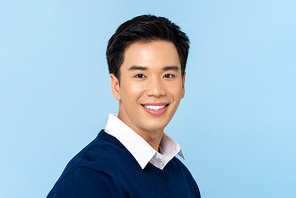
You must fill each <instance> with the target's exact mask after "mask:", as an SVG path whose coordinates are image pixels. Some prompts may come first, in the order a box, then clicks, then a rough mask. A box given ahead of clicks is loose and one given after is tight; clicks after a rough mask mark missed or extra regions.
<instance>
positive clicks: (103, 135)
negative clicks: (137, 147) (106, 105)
mask: <svg viewBox="0 0 296 198" xmlns="http://www.w3.org/2000/svg"><path fill="white" fill-rule="evenodd" d="M98 138H99V139H101V140H105V141H108V142H112V143H114V144H116V145H117V146H119V147H120V148H122V149H124V150H126V151H127V152H128V150H127V149H126V148H125V147H124V145H123V144H122V143H121V142H120V141H119V140H118V139H117V138H115V137H113V136H112V135H110V134H108V133H106V132H105V131H104V129H102V130H101V131H100V132H99V134H98ZM128 153H129V152H128ZM129 154H130V153H129ZM130 155H131V154H130ZM133 158H134V157H133ZM169 164H170V163H169ZM169 164H167V166H169ZM138 165H139V164H138ZM139 166H140V165H139ZM142 170H143V171H145V170H149V171H151V172H153V173H154V174H156V175H157V176H159V177H161V178H163V179H164V180H166V181H167V182H168V176H169V171H168V167H165V168H164V169H163V170H161V169H159V168H157V167H155V166H154V165H153V164H151V163H150V162H149V163H148V164H147V165H146V166H145V168H144V169H142Z"/></svg>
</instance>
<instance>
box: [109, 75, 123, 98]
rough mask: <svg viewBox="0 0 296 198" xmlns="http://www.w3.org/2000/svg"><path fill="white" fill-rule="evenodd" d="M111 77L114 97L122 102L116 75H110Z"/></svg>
mask: <svg viewBox="0 0 296 198" xmlns="http://www.w3.org/2000/svg"><path fill="white" fill-rule="evenodd" d="M110 77H111V88H112V92H113V96H114V98H115V99H116V100H120V99H121V97H120V89H119V81H118V79H117V78H116V76H115V75H114V74H110Z"/></svg>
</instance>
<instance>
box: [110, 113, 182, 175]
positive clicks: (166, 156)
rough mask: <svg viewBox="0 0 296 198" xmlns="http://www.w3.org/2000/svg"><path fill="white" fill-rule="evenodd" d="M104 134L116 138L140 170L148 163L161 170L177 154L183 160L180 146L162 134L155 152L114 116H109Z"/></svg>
mask: <svg viewBox="0 0 296 198" xmlns="http://www.w3.org/2000/svg"><path fill="white" fill-rule="evenodd" d="M105 132H106V133H108V134H110V135H112V136H114V137H115V138H117V139H118V140H119V141H120V142H121V143H122V144H123V145H124V147H125V148H126V149H127V150H128V151H129V152H130V153H131V154H132V155H133V157H134V158H135V159H136V161H137V162H138V163H139V165H140V166H141V168H142V169H144V168H145V166H146V165H147V164H148V163H149V162H150V163H152V164H153V165H154V166H156V167H157V168H160V169H163V168H164V167H165V165H166V164H167V163H168V162H169V161H170V160H171V159H172V158H173V157H174V156H175V155H176V154H179V155H180V156H181V157H182V158H183V159H185V157H184V154H183V151H182V149H181V147H180V145H179V144H178V143H177V142H176V141H174V140H173V139H172V138H171V137H169V136H168V135H167V134H166V133H163V136H162V139H161V142H160V145H159V151H160V153H158V152H157V151H155V150H154V149H153V148H152V147H151V146H150V145H149V144H148V143H147V142H146V141H145V140H144V139H143V138H142V137H141V136H140V135H138V134H137V133H136V132H134V131H133V130H132V129H131V128H129V127H128V126H127V125H126V124H125V123H123V122H122V121H121V120H120V119H119V118H118V117H117V115H116V114H110V115H109V119H108V122H107V125H106V128H105Z"/></svg>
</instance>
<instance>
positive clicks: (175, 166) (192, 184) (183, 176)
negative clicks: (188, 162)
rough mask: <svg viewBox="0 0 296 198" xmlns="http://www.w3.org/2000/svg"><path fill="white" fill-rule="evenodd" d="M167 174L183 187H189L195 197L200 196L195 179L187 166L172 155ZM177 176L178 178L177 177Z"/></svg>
mask: <svg viewBox="0 0 296 198" xmlns="http://www.w3.org/2000/svg"><path fill="white" fill-rule="evenodd" d="M167 168H168V169H169V170H168V171H169V174H170V177H171V178H172V180H175V181H177V183H178V185H181V186H182V185H184V189H185V186H186V189H191V191H192V192H194V193H195V195H196V197H200V191H199V188H198V186H197V183H196V181H195V179H194V178H193V176H192V174H191V173H190V171H189V170H188V168H187V167H186V166H185V165H184V164H183V163H182V162H181V161H180V160H179V159H178V158H177V157H174V158H173V159H172V160H171V161H170V162H169V164H168V166H167ZM177 178H178V179H177Z"/></svg>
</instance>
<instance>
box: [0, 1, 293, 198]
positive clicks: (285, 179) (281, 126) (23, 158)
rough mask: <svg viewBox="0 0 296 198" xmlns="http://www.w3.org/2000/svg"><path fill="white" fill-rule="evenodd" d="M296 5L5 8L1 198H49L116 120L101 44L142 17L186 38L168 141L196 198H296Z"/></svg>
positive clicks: (0, 71) (35, 4) (26, 4)
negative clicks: (166, 23) (169, 25)
mask: <svg viewBox="0 0 296 198" xmlns="http://www.w3.org/2000/svg"><path fill="white" fill-rule="evenodd" d="M295 10H296V1H294V0H261V1H258V0H249V1H239V0H237V1H235V0H222V1H218V0H208V1H205V0H203V1H201V0H199V1H193V0H192V1H190V0H185V1H184V0H182V1H181V0H178V1H177V0H175V1H164V0H159V1H156V0H152V1H151V0H150V1H132V0H129V1H127V0H125V1H119V0H116V1H115V0H108V1H98V0H97V1H94V0H93V1H82V0H81V1H78V0H71V1H69V0H67V1H66V0H64V1H61V0H51V1H37V0H35V1H34V0H28V1H22V0H18V1H16V0H15V1H13V0H12V1H4V0H2V1H1V2H0V88H1V90H0V155H1V156H0V186H1V187H0V197H3V198H4V197H5V198H6V197H9V198H23V197H25V198H39V197H45V196H46V195H47V193H48V192H49V190H50V189H51V188H52V186H53V184H54V183H55V181H56V180H57V179H58V177H59V176H60V174H61V172H62V170H63V169H64V167H65V165H66V163H67V162H68V161H69V160H70V159H71V158H72V157H73V156H74V155H75V154H76V153H77V152H78V151H80V150H81V149H82V148H83V147H84V146H85V145H86V144H88V143H89V142H90V141H91V140H92V139H93V138H95V136H96V135H97V133H98V131H99V130H100V129H101V128H104V127H105V124H106V121H107V117H108V114H109V113H110V112H114V113H116V112H117V110H118V102H117V101H116V100H115V99H114V98H113V95H112V92H111V88H110V79H109V74H108V70H107V64H106V59H105V49H106V45H107V41H108V39H109V38H110V36H111V35H112V34H113V33H114V31H115V30H116V28H117V27H118V26H119V25H120V24H121V23H122V22H124V21H126V20H128V19H131V18H133V17H134V16H136V15H140V14H148V13H151V14H155V15H161V16H165V17H168V18H169V19H171V20H172V21H173V22H175V23H177V24H178V25H180V26H181V28H182V30H183V31H185V32H186V33H187V34H188V36H189V37H190V39H191V49H190V55H189V60H188V65H187V79H186V95H185V98H184V99H183V100H182V102H181V105H180V107H179V109H178V111H177V113H176V115H175V117H174V118H173V120H172V122H171V123H170V124H169V126H168V127H167V128H166V132H167V133H168V134H169V135H171V136H172V137H173V138H174V139H176V140H177V141H178V142H179V143H180V144H181V146H182V147H183V150H184V152H185V155H186V158H187V159H186V160H185V161H184V163H185V164H186V165H187V167H188V168H189V169H190V170H191V172H192V174H193V176H194V178H195V179H196V181H197V183H198V185H199V187H200V190H201V193H202V196H203V198H217V197H219V198H221V197H222V198H250V197H252V198H263V197H264V198H265V197H268V198H275V197H276V198H278V197H285V198H289V197H295V194H296V168H295V167H296V156H295V151H296V133H295V132H296V113H295V111H296V109H295V102H296V80H295V77H296V11H295Z"/></svg>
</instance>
